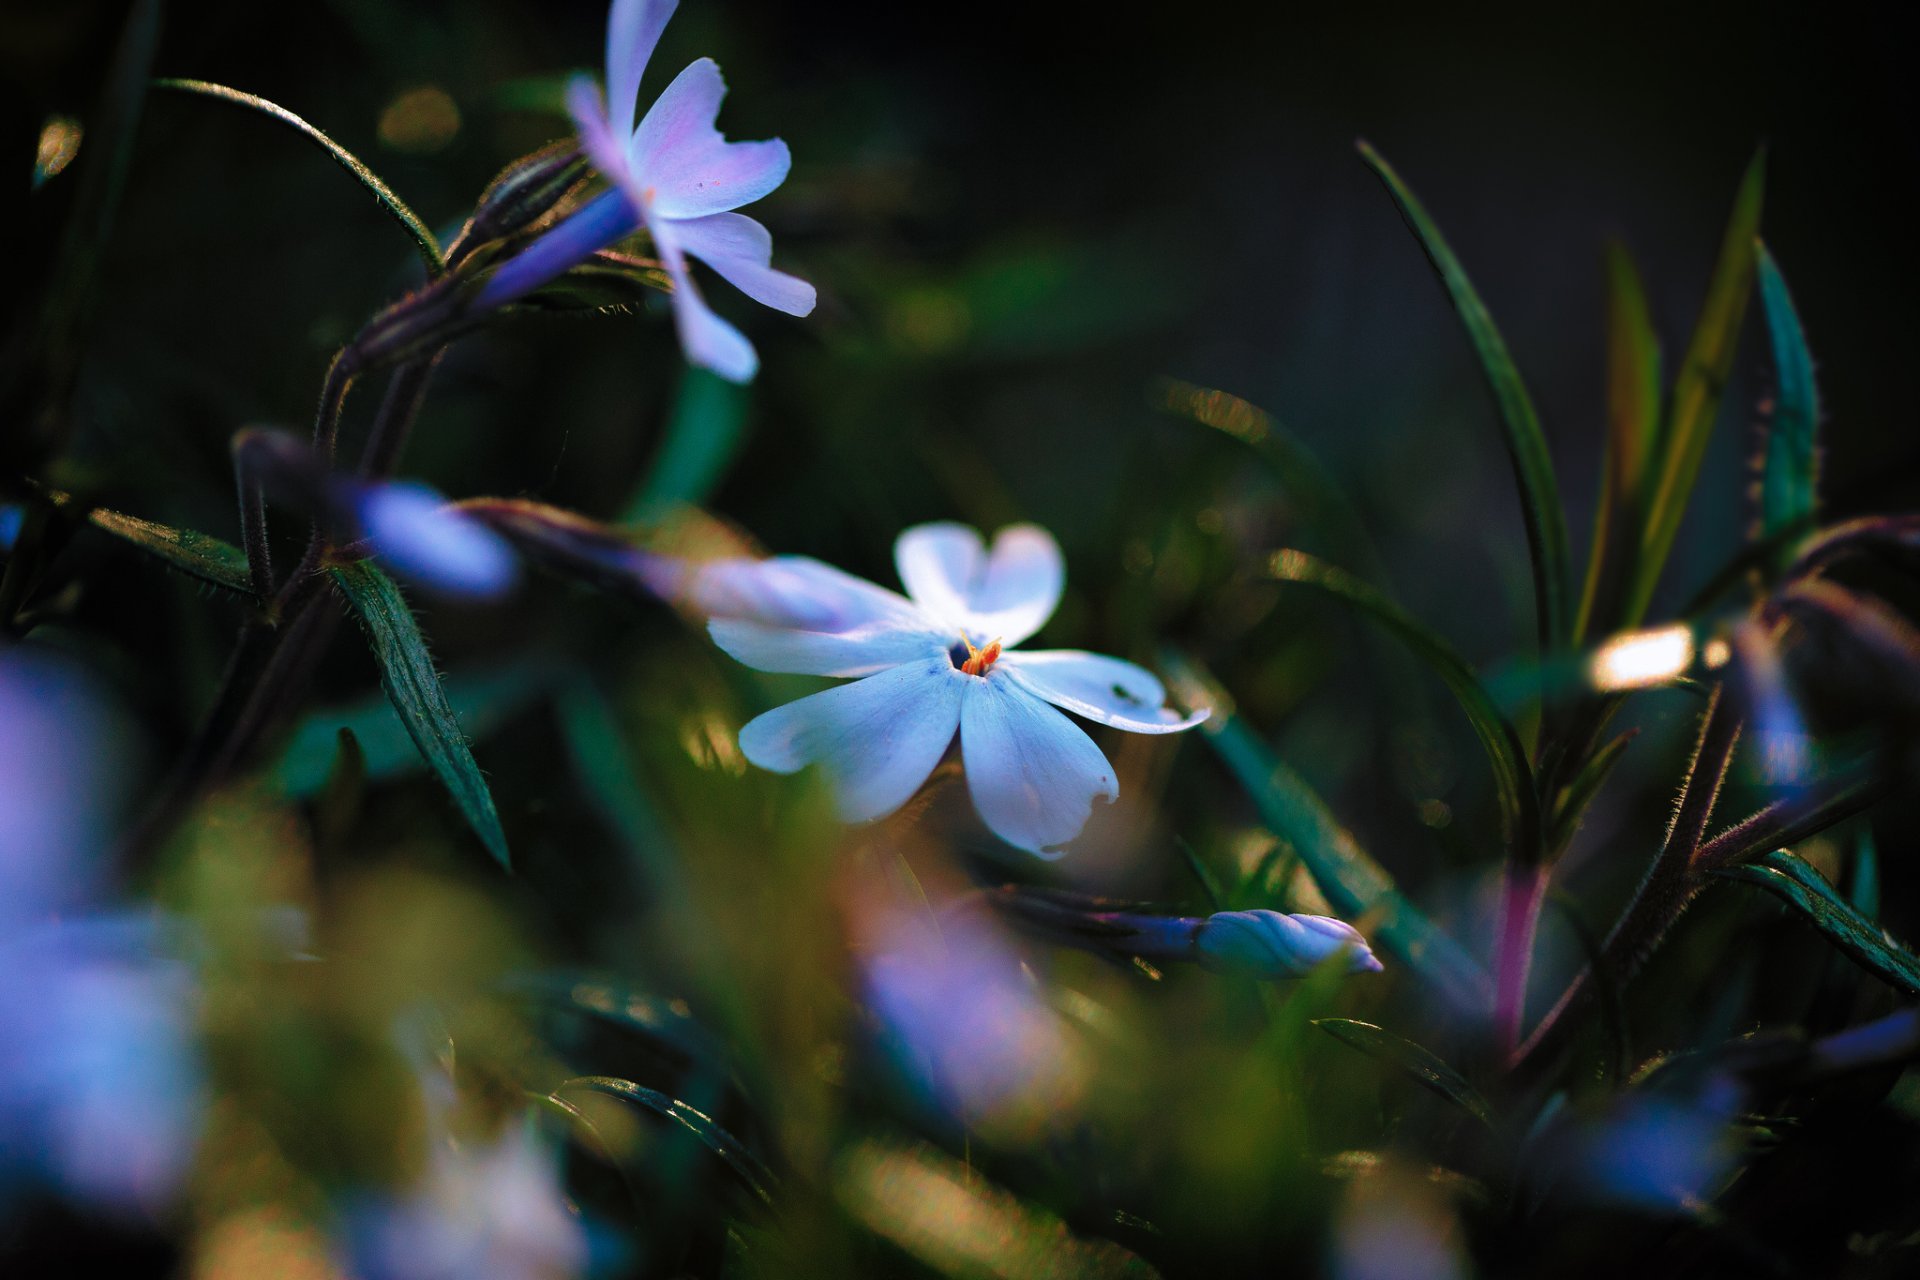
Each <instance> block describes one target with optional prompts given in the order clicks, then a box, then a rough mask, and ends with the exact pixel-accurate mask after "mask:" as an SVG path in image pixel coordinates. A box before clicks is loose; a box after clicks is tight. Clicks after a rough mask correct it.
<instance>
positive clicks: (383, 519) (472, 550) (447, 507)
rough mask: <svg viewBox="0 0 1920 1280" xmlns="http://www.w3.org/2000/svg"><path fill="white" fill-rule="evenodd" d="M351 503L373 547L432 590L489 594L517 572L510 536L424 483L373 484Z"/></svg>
mask: <svg viewBox="0 0 1920 1280" xmlns="http://www.w3.org/2000/svg"><path fill="white" fill-rule="evenodd" d="M350 505H351V506H352V509H353V512H354V516H355V518H356V519H357V520H358V522H359V525H360V530H361V532H362V533H364V534H365V535H366V538H367V541H368V543H370V544H371V545H372V547H373V550H374V553H375V554H376V555H378V556H379V557H380V559H382V560H383V561H385V562H386V563H387V564H388V565H390V566H392V568H393V569H394V570H395V571H396V572H398V573H399V574H400V575H401V576H402V577H405V578H407V579H408V580H409V581H412V582H416V583H418V584H420V585H421V586H424V587H427V588H429V589H430V590H433V591H438V592H440V593H441V594H443V595H449V596H465V597H471V598H474V599H481V600H491V599H495V598H497V597H499V596H501V595H503V594H505V593H506V591H507V590H508V589H509V588H511V587H512V586H513V584H514V582H515V581H516V580H517V579H518V577H519V572H520V569H519V564H518V562H516V561H515V560H514V558H513V549H512V548H511V547H510V546H508V545H507V542H506V539H504V538H502V537H501V536H500V535H499V534H497V533H495V532H494V531H493V530H492V529H490V528H488V527H487V526H486V525H484V524H482V523H481V522H480V521H478V520H475V519H473V518H471V517H470V516H468V515H467V514H466V513H465V512H463V511H461V510H460V508H458V507H457V506H454V505H453V504H451V503H449V502H448V501H447V500H446V498H445V497H443V496H442V495H441V494H440V493H439V492H437V491H436V490H434V489H431V488H429V487H428V486H426V485H424V484H419V483H417V482H414V481H394V482H391V483H381V484H370V485H367V486H365V487H364V488H359V489H357V490H355V491H354V493H353V495H352V500H351V504H350Z"/></svg>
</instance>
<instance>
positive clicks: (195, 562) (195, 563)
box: [87, 508, 253, 599]
mask: <svg viewBox="0 0 1920 1280" xmlns="http://www.w3.org/2000/svg"><path fill="white" fill-rule="evenodd" d="M87 523H89V524H91V525H92V526H93V527H94V528H96V529H99V530H101V531H102V532H104V533H110V534H112V535H113V536H114V537H116V538H119V539H120V540H121V541H123V542H130V543H132V544H133V545H134V546H136V547H138V548H140V549H141V550H142V551H145V552H146V553H147V554H149V555H152V556H157V557H159V558H160V559H162V560H165V561H166V562H167V563H168V564H170V565H172V566H173V567H174V568H176V569H178V570H180V571H181V572H182V573H185V574H188V575H190V576H192V577H195V578H198V579H199V580H200V581H202V582H205V583H207V584H209V585H211V586H215V587H219V588H221V589H222V590H225V591H231V592H234V593H235V594H237V595H243V596H246V597H247V598H249V599H252V598H253V579H252V578H251V577H249V576H248V573H247V553H246V552H244V551H242V550H241V549H240V548H239V547H236V546H234V545H233V544H232V543H230V542H222V541H221V540H220V539H218V538H215V537H212V536H211V535H209V534H204V533H196V532H195V531H194V530H192V529H176V528H174V527H172V526H171V525H164V524H156V523H154V522H153V521H151V520H142V519H140V518H139V517H138V516H130V515H124V514H122V513H121V512H118V511H108V510H105V509H104V508H96V509H94V510H93V511H89V512H88V513H87Z"/></svg>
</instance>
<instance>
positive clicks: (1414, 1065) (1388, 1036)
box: [1313, 1018, 1493, 1126]
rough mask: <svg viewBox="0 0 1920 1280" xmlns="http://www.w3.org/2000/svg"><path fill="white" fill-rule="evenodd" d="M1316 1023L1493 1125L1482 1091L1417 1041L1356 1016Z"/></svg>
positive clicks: (1344, 1041) (1483, 1121) (1325, 1019)
mask: <svg viewBox="0 0 1920 1280" xmlns="http://www.w3.org/2000/svg"><path fill="white" fill-rule="evenodd" d="M1313 1025H1314V1026H1316V1027H1318V1028H1320V1029H1321V1030H1322V1031H1324V1032H1326V1033H1327V1034H1328V1035H1330V1036H1332V1037H1333V1038H1334V1039H1336V1040H1338V1041H1340V1043H1342V1044H1345V1045H1349V1046H1351V1047H1352V1048H1355V1049H1358V1050H1359V1051H1360V1052H1362V1053H1364V1054H1366V1055H1367V1056H1368V1057H1370V1058H1377V1059H1379V1060H1380V1061H1382V1062H1384V1063H1387V1064H1388V1065H1389V1066H1394V1067H1398V1068H1399V1069H1400V1070H1401V1071H1404V1072H1406V1074H1408V1075H1410V1076H1412V1077H1413V1078H1414V1079H1415V1080H1417V1081H1419V1082H1420V1083H1421V1084H1423V1085H1425V1086H1426V1087H1427V1088H1429V1089H1431V1090H1432V1091H1433V1092H1435V1093H1437V1094H1439V1095H1440V1096H1441V1097H1443V1098H1445V1099H1446V1100H1447V1101H1448V1102H1451V1103H1454V1104H1455V1105H1456V1106H1459V1107H1461V1108H1462V1109H1464V1110H1465V1111H1467V1112H1468V1113H1469V1114H1470V1115H1472V1116H1473V1117H1474V1119H1476V1120H1478V1121H1480V1123H1482V1124H1485V1125H1489V1126H1490V1125H1492V1124H1493V1108H1491V1107H1489V1106H1488V1105H1487V1100H1486V1099H1485V1098H1483V1097H1481V1096H1480V1091H1479V1090H1478V1089H1475V1088H1474V1087H1473V1086H1472V1085H1470V1084H1468V1083H1467V1078H1466V1077H1465V1076H1463V1075H1461V1074H1460V1073H1459V1072H1458V1071H1455V1070H1454V1069H1453V1068H1452V1067H1450V1066H1448V1065H1447V1064H1446V1063H1445V1062H1444V1061H1442V1060H1441V1059H1440V1058H1439V1057H1438V1056H1436V1055H1435V1054H1433V1053H1432V1052H1430V1051H1428V1050H1426V1049H1423V1048H1421V1047H1420V1046H1419V1045H1417V1044H1415V1043H1414V1042H1413V1041H1411V1040H1405V1039H1402V1038H1401V1037H1399V1036H1397V1035H1395V1034H1393V1032H1391V1031H1387V1030H1384V1029H1382V1028H1380V1027H1376V1026H1375V1025H1374V1024H1373V1023H1371V1022H1356V1021H1354V1020H1353V1019H1352V1018H1315V1019H1314V1020H1313Z"/></svg>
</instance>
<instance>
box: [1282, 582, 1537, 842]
mask: <svg viewBox="0 0 1920 1280" xmlns="http://www.w3.org/2000/svg"><path fill="white" fill-rule="evenodd" d="M1269 572H1271V573H1272V574H1273V576H1274V577H1276V578H1278V579H1280V580H1281V581H1282V582H1299V583H1304V584H1306V585H1308V586H1313V587H1318V588H1320V589H1321V590H1323V591H1326V592H1329V593H1330V594H1332V595H1335V596H1338V597H1339V598H1340V599H1341V600H1344V601H1346V602H1347V603H1348V604H1351V605H1353V606H1355V607H1356V608H1358V609H1360V610H1361V611H1363V612H1364V613H1366V614H1367V616H1368V617H1370V618H1372V619H1373V620H1374V621H1376V622H1378V623H1380V624H1381V625H1382V626H1384V627H1386V628H1387V630H1389V631H1391V632H1392V633H1393V634H1394V635H1395V636H1397V637H1398V638H1399V639H1400V640H1401V641H1402V642H1403V643H1405V644H1406V646H1407V647H1408V648H1409V649H1411V650H1412V651H1413V652H1414V653H1415V654H1416V655H1417V656H1419V657H1420V658H1421V659H1422V660H1424V661H1425V662H1426V663H1427V665H1428V666H1430V667H1432V668H1433V670H1434V672H1435V673H1436V674H1437V675H1438V676H1439V677H1440V678H1441V680H1443V681H1444V682H1445V683H1446V686H1447V688H1449V689H1451V690H1452V691H1453V696H1454V697H1455V698H1456V699H1458V701H1459V703H1460V706H1461V709H1462V710H1464V711H1465V712H1466V713H1467V720H1468V722H1469V723H1471V724H1472V726H1473V731H1474V734H1475V735H1476V736H1477V737H1478V738H1479V739H1480V745H1481V746H1482V747H1483V748H1485V750H1486V753H1487V759H1488V761H1489V762H1490V763H1491V764H1492V765H1493V776H1494V785H1495V788H1496V790H1497V791H1498V792H1499V796H1500V811H1501V814H1502V816H1503V818H1504V820H1505V824H1506V836H1507V840H1508V842H1509V844H1510V846H1511V847H1512V849H1513V851H1514V855H1515V857H1516V858H1517V859H1518V861H1519V862H1520V863H1522V864H1523V865H1532V864H1535V863H1538V862H1539V861H1540V858H1541V856H1542V854H1543V852H1544V850H1543V848H1542V843H1541V836H1542V832H1541V827H1540V802H1539V800H1538V798H1537V797H1536V796H1535V794H1534V789H1533V774H1532V772H1531V771H1530V769H1529V768H1528V765H1527V752H1526V748H1525V747H1524V746H1522V745H1521V742H1520V735H1519V734H1518V733H1517V732H1516V731H1515V730H1514V727H1513V725H1512V723H1511V722H1509V721H1508V720H1507V718H1506V717H1505V716H1504V715H1502V714H1501V713H1500V709H1499V707H1497V706H1495V705H1494V701H1493V699H1492V698H1491V697H1490V696H1488V694H1487V691H1486V689H1485V688H1484V687H1482V686H1481V684H1480V680H1479V677H1477V676H1476V675H1474V673H1473V668H1471V667H1469V666H1468V665H1467V663H1466V660H1465V659H1464V658H1462V657H1461V656H1460V655H1459V654H1458V653H1457V652H1455V650H1454V648H1453V646H1452V645H1450V644H1448V643H1447V642H1446V641H1445V640H1444V639H1442V638H1441V637H1440V636H1439V635H1438V634H1437V633H1436V632H1434V631H1433V629H1432V628H1430V627H1428V626H1426V625H1425V624H1424V623H1422V622H1420V621H1419V620H1418V619H1417V618H1414V617H1413V616H1412V615H1410V614H1408V613H1407V612H1406V611H1405V610H1403V609H1401V608H1400V606H1399V605H1397V604H1395V603H1393V601H1391V600H1389V599H1387V598H1386V597H1385V596H1384V595H1382V594H1380V592H1379V591H1377V590H1375V589H1374V588H1373V587H1371V586H1369V585H1368V584H1366V583H1364V582H1362V581H1360V579H1358V578H1356V577H1354V576H1353V575H1352V574H1350V573H1348V572H1346V571H1345V570H1344V569H1338V568H1335V567H1334V566H1333V565H1330V564H1327V563H1326V562H1325V561H1323V560H1316V559H1314V558H1313V557H1312V556H1310V555H1307V554H1305V553H1304V552H1300V551H1278V552H1275V553H1274V557H1273V561H1272V563H1271V564H1270V565H1269Z"/></svg>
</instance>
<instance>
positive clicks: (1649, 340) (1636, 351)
mask: <svg viewBox="0 0 1920 1280" xmlns="http://www.w3.org/2000/svg"><path fill="white" fill-rule="evenodd" d="M1659 436H1660V342H1659V339H1658V338H1656V337H1655V336H1654V332H1653V320H1652V318H1651V316H1650V315H1649V314H1648V311H1647V291H1646V288H1645V286H1644V285H1642V284H1641V282H1640V271H1639V268H1637V267H1635V266H1634V265H1633V259H1632V258H1631V257H1629V256H1628V254H1627V251H1626V249H1625V248H1623V247H1622V246H1621V245H1619V244H1612V245H1609V246H1608V247H1607V453H1606V458H1605V460H1604V462H1603V463H1602V465H1601V468H1600V501H1599V503H1598V504H1596V506H1595V507H1594V516H1593V546H1592V547H1591V548H1590V550H1589V554H1588V559H1587V577H1586V583H1585V586H1584V587H1583V588H1582V590H1581V593H1580V612H1579V615H1578V616H1577V617H1576V618H1575V619H1574V624H1573V640H1574V643H1575V644H1579V643H1580V641H1581V640H1582V639H1584V638H1585V637H1586V635H1587V634H1588V633H1589V632H1590V631H1605V630H1610V629H1611V628H1612V625H1613V619H1614V616H1615V615H1616V614H1617V613H1618V611H1619V607H1620V596H1621V593H1622V591H1623V590H1624V588H1625V586H1626V582H1627V577H1628V575H1629V574H1630V573H1631V570H1632V564H1633V561H1634V558H1635V557H1636V556H1637V555H1638V554H1639V549H1640V546H1639V544H1640V529H1641V527H1642V525H1643V523H1644V513H1645V508H1646V501H1647V493H1646V487H1647V484H1646V481H1647V463H1648V460H1649V459H1651V458H1652V456H1653V450H1654V446H1655V444H1656V443H1657V442H1658V440H1659Z"/></svg>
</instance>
